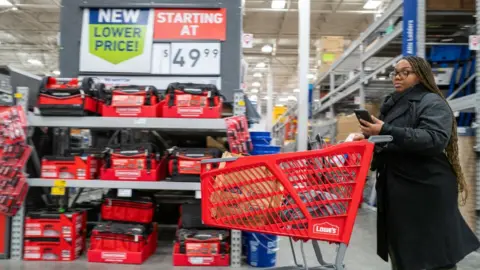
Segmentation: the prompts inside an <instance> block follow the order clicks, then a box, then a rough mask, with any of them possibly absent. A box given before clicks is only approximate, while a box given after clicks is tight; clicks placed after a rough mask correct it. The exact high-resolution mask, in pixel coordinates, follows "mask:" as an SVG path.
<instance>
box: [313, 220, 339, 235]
mask: <svg viewBox="0 0 480 270" xmlns="http://www.w3.org/2000/svg"><path fill="white" fill-rule="evenodd" d="M313 233H314V234H325V235H334V236H335V235H340V228H339V227H338V226H336V225H333V224H331V223H328V222H324V223H320V224H315V225H313Z"/></svg>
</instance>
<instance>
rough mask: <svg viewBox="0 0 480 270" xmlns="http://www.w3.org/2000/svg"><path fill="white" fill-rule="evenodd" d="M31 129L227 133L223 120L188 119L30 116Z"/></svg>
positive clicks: (31, 114)
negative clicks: (156, 130)
mask: <svg viewBox="0 0 480 270" xmlns="http://www.w3.org/2000/svg"><path fill="white" fill-rule="evenodd" d="M28 124H29V126H31V127H58V128H90V129H124V128H125V129H161V130H162V131H166V132H173V131H175V132H191V131H195V132H199V133H200V132H203V133H223V134H225V132H226V130H227V129H226V126H225V120H223V119H186V118H179V119H177V118H133V117H132V118H126V117H122V118H116V117H51V116H38V115H35V114H33V113H30V114H29V115H28Z"/></svg>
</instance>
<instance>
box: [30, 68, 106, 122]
mask: <svg viewBox="0 0 480 270" xmlns="http://www.w3.org/2000/svg"><path fill="white" fill-rule="evenodd" d="M98 87H101V85H95V82H94V80H93V78H89V77H86V78H83V79H82V80H79V79H78V78H54V77H45V78H43V80H42V82H41V84H40V90H39V96H38V101H37V103H38V104H37V107H38V109H39V110H40V114H41V115H47V116H84V115H96V114H98V113H99V109H100V105H101V103H102V102H101V101H100V100H99V91H98V89H97V88H98Z"/></svg>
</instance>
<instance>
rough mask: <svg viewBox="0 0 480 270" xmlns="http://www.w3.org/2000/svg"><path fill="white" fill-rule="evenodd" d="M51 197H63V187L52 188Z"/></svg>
mask: <svg viewBox="0 0 480 270" xmlns="http://www.w3.org/2000/svg"><path fill="white" fill-rule="evenodd" d="M50 193H51V194H52V195H57V196H63V195H65V188H64V187H52V190H51V191H50Z"/></svg>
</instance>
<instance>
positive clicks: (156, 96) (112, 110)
mask: <svg viewBox="0 0 480 270" xmlns="http://www.w3.org/2000/svg"><path fill="white" fill-rule="evenodd" d="M100 93H101V94H100V95H101V96H102V99H103V101H104V104H103V106H102V111H101V115H102V116H105V117H161V116H162V108H163V103H165V102H164V101H163V98H162V95H161V94H160V93H159V91H158V90H157V89H156V88H155V87H154V86H136V85H128V86H114V87H112V88H111V89H105V90H103V91H100Z"/></svg>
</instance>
